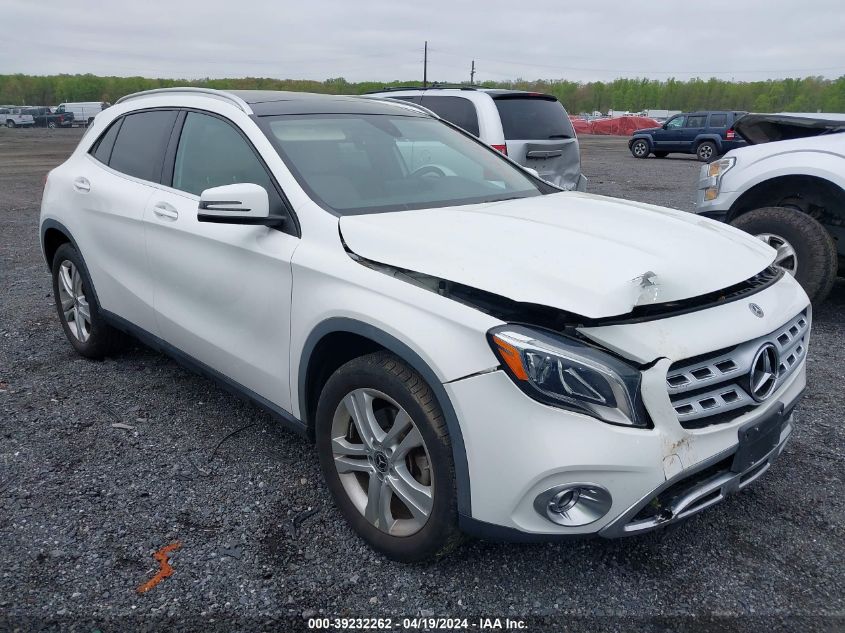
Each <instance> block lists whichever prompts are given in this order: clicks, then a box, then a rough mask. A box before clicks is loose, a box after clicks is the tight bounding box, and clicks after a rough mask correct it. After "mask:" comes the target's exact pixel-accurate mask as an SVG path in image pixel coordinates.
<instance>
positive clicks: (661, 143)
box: [654, 114, 687, 152]
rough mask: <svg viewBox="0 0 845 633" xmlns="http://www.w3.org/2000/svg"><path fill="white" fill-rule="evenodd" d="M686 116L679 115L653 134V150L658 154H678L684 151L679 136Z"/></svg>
mask: <svg viewBox="0 0 845 633" xmlns="http://www.w3.org/2000/svg"><path fill="white" fill-rule="evenodd" d="M686 119H687V117H686V115H684V114H679V115H677V116H673V117H672V118H671V119H669V120H668V121H666V123H664V124H663V129H661V130H657V132H655V134H654V149H655V151H658V152H678V151H681V150H683V149H685V146H684V145H683V143H682V142H681V134H682V130H683V127H684V123H685V122H686Z"/></svg>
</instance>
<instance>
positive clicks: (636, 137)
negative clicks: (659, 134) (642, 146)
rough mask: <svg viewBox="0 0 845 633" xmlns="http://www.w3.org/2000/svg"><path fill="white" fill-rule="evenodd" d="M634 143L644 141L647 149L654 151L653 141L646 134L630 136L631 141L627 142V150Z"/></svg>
mask: <svg viewBox="0 0 845 633" xmlns="http://www.w3.org/2000/svg"><path fill="white" fill-rule="evenodd" d="M636 141H645V142H646V145H648V147H649V149H651V150H653V149H654V139H652V138H651V136H650V135H648V134H635V135H634V136H632V137H631V140H629V141H628V149H631V148H632V147H633V146H634V143H635V142H636Z"/></svg>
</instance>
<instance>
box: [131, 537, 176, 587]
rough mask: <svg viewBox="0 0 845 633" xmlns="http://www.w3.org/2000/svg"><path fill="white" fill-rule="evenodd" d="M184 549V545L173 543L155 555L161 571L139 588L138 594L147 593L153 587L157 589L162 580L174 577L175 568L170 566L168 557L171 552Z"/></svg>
mask: <svg viewBox="0 0 845 633" xmlns="http://www.w3.org/2000/svg"><path fill="white" fill-rule="evenodd" d="M180 547H182V543H180V542H179V541H176V542H175V543H171V544H170V545H166V546H164V547H162V548H161V549H160V550H158V551H157V552H156V553H155V554H153V558H155V559H156V560H157V561H158V564H159V570H158V572H157V573H156V575H155V576H153V577H152V578H150V579H149V580H148V581H147V582H145V583H144V584H143V585H141V586H140V587H138V593H146V592H147V591H149V590H150V589H152V588H153V587H155V586H156V585H157V584H158V583H160V582H161V581H162V580H164V579H165V578H167V577H168V576H172V575H173V568H172V567H171V566H170V563H169V562H168V561H167V557H168V555H169V554H170V552H172V551H174V550H177V549H179V548H180Z"/></svg>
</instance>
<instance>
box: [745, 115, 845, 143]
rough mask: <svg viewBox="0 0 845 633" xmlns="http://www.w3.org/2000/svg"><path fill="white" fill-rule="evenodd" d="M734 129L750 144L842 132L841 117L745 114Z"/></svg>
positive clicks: (844, 126) (844, 117)
mask: <svg viewBox="0 0 845 633" xmlns="http://www.w3.org/2000/svg"><path fill="white" fill-rule="evenodd" d="M734 130H735V131H736V133H737V134H739V135H740V136H741V137H742V138H744V139H745V140H746V141H748V143H750V144H751V145H758V144H760V143H771V142H773V141H788V140H791V139H795V138H808V137H810V136H819V135H821V134H831V133H836V132H842V131H845V114H833V113H830V114H825V113H818V114H802V113H794V114H791V113H783V114H746V115H745V116H743V117H741V118H740V119H739V120H738V121H737V122H736V123H735V124H734Z"/></svg>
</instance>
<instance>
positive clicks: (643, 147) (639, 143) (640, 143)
mask: <svg viewBox="0 0 845 633" xmlns="http://www.w3.org/2000/svg"><path fill="white" fill-rule="evenodd" d="M649 151H650V150H649V148H648V143H646V142H645V141H644V140H642V139H637V140H636V141H634V142H633V143H631V154H633V155H634V158H648V154H649Z"/></svg>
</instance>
